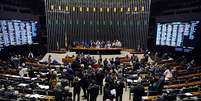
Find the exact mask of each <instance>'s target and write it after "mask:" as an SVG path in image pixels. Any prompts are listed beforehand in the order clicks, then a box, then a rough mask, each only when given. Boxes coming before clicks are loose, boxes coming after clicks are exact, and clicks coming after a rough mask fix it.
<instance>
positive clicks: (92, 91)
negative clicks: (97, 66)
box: [87, 80, 99, 101]
mask: <svg viewBox="0 0 201 101" xmlns="http://www.w3.org/2000/svg"><path fill="white" fill-rule="evenodd" d="M98 94H99V86H98V85H97V84H96V81H94V80H93V81H92V83H91V84H90V85H89V87H88V98H87V101H96V99H97V97H98Z"/></svg>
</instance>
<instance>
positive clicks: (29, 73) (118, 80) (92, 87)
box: [11, 51, 194, 101]
mask: <svg viewBox="0 0 201 101" xmlns="http://www.w3.org/2000/svg"><path fill="white" fill-rule="evenodd" d="M149 55H150V52H148V51H145V53H144V58H143V59H139V58H138V57H137V56H135V55H133V56H131V57H128V56H127V57H126V58H129V62H130V64H129V65H131V66H128V65H125V64H122V63H121V61H120V58H118V57H117V58H109V59H107V58H105V59H103V58H102V57H101V56H100V57H99V59H98V60H96V59H95V58H94V57H92V56H90V55H83V54H79V55H77V56H76V57H75V61H73V63H64V66H63V67H60V68H56V69H52V66H51V64H48V66H47V67H46V68H43V69H42V70H41V71H40V72H42V71H46V74H45V77H46V84H47V85H49V89H50V90H53V91H54V92H55V100H56V101H63V100H65V101H80V100H81V98H80V94H81V93H80V92H81V90H82V91H83V95H82V99H87V101H97V97H98V96H99V95H103V101H114V99H115V100H116V101H123V99H122V97H123V94H124V93H125V91H124V88H125V87H126V86H128V85H127V83H128V81H127V78H128V77H126V76H125V74H126V73H127V72H136V74H137V82H135V83H134V82H132V83H131V93H133V101H141V100H142V96H145V95H146V94H145V89H144V85H143V81H148V84H149V85H148V95H149V94H150V93H151V92H158V93H159V94H162V90H163V86H164V83H166V82H170V81H171V80H174V79H175V78H176V75H175V71H176V68H171V67H169V66H168V65H165V64H163V65H158V64H157V63H156V62H153V63H150V62H149V61H148V59H149ZM49 57H50V59H49V60H48V61H51V56H49ZM16 58H18V59H16ZM155 58H156V57H155ZM182 58H183V59H178V60H177V62H179V63H183V62H184V61H185V58H184V57H182ZM16 60H17V61H19V62H17V63H19V64H20V65H18V67H17V69H18V71H19V75H20V76H22V77H30V78H34V77H36V78H38V79H39V78H40V75H37V74H36V73H35V71H34V70H33V68H32V67H31V66H28V65H27V64H25V63H24V61H23V60H22V59H21V58H20V57H15V58H12V59H11V61H16ZM193 64H194V63H193V62H192V61H191V62H190V63H188V65H186V68H187V69H188V68H189V67H190V66H192V65H193ZM130 69H131V71H130ZM144 72H147V73H148V74H149V75H148V76H149V78H148V77H147V76H144V75H142V74H143V73H144ZM59 75H60V76H59ZM70 88H73V92H70ZM159 101H160V100H159ZM161 101H162V100H161Z"/></svg>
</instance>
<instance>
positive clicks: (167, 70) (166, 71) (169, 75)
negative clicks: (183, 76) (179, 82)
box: [163, 69, 173, 81]
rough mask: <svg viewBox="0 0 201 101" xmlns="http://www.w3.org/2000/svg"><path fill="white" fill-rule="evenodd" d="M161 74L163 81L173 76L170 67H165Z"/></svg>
mask: <svg viewBox="0 0 201 101" xmlns="http://www.w3.org/2000/svg"><path fill="white" fill-rule="evenodd" d="M163 75H164V76H165V81H168V80H171V79H172V77H173V75H172V72H171V70H170V69H166V70H165V72H164V73H163Z"/></svg>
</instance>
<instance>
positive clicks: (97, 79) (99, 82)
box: [96, 68, 105, 94]
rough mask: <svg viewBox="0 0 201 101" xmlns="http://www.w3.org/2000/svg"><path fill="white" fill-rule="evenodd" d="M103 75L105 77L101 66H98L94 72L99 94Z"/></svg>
mask: <svg viewBox="0 0 201 101" xmlns="http://www.w3.org/2000/svg"><path fill="white" fill-rule="evenodd" d="M104 77H105V75H104V72H103V70H102V68H100V69H99V70H98V72H97V74H96V82H97V85H98V86H99V89H100V94H102V87H103V79H104Z"/></svg>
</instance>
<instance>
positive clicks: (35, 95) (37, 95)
mask: <svg viewBox="0 0 201 101" xmlns="http://www.w3.org/2000/svg"><path fill="white" fill-rule="evenodd" d="M25 97H27V98H44V97H45V96H44V95H39V94H26V95H25Z"/></svg>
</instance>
